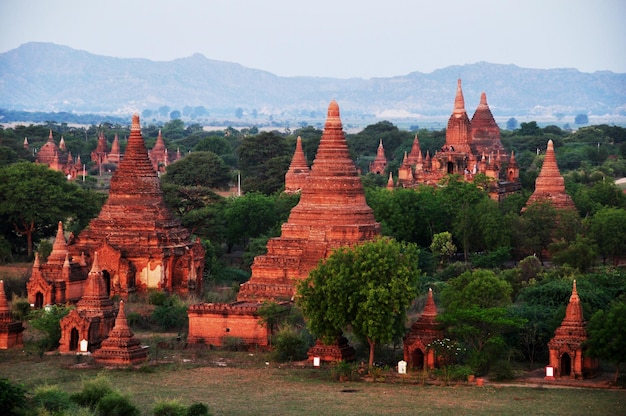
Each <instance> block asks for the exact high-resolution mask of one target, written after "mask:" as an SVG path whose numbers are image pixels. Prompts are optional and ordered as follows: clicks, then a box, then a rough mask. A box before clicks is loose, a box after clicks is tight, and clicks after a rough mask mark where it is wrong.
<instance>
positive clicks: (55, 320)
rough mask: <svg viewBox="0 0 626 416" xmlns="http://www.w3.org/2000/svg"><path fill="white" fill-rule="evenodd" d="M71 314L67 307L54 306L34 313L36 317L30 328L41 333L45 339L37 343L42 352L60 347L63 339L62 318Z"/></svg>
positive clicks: (32, 320) (42, 338)
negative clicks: (60, 341)
mask: <svg viewBox="0 0 626 416" xmlns="http://www.w3.org/2000/svg"><path fill="white" fill-rule="evenodd" d="M68 313H70V309H69V308H66V307H65V306H58V305H52V306H50V307H49V308H48V307H46V308H45V309H39V310H36V311H33V314H32V316H33V317H34V318H33V319H31V321H30V326H31V328H33V329H36V330H37V331H39V332H40V333H41V334H42V335H43V337H41V338H40V339H39V340H38V341H37V346H38V347H39V349H40V350H41V351H48V350H53V349H55V348H56V347H58V346H59V340H60V339H61V324H60V322H61V318H63V317H64V316H65V315H67V314H68Z"/></svg>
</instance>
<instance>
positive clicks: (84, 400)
mask: <svg viewBox="0 0 626 416" xmlns="http://www.w3.org/2000/svg"><path fill="white" fill-rule="evenodd" d="M110 393H113V388H112V387H111V383H110V382H109V380H108V379H107V378H106V377H103V376H98V377H96V378H94V379H91V380H87V381H85V382H83V388H82V390H81V391H79V392H77V393H74V394H72V395H71V396H70V399H71V400H72V401H73V402H74V403H76V404H78V405H80V406H83V407H89V408H90V409H95V408H96V406H97V405H98V403H99V402H100V400H101V399H102V398H103V397H104V396H106V395H107V394H110Z"/></svg>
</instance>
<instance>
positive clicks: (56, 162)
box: [24, 130, 182, 179]
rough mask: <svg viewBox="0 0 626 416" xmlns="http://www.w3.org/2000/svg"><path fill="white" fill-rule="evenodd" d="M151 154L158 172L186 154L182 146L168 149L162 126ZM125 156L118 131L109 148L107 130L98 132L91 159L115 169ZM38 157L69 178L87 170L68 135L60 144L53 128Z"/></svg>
mask: <svg viewBox="0 0 626 416" xmlns="http://www.w3.org/2000/svg"><path fill="white" fill-rule="evenodd" d="M24 148H25V149H28V148H29V144H28V139H27V138H25V139H24ZM148 156H149V160H150V163H151V164H152V167H153V169H154V170H155V171H156V172H157V173H163V172H165V170H166V168H167V166H168V165H170V164H172V163H174V162H175V161H177V160H178V159H180V158H181V157H182V155H181V153H180V150H176V151H175V152H173V151H171V150H168V149H167V147H166V146H165V142H164V141H163V136H162V134H161V130H159V134H158V136H157V140H156V143H155V144H154V147H153V148H152V149H151V150H150V151H148ZM123 158H124V155H123V154H122V152H121V147H120V140H119V137H118V135H117V133H116V134H115V137H114V138H113V143H112V144H111V146H110V148H109V143H108V142H107V139H106V137H105V136H104V132H102V131H101V132H100V134H99V135H98V144H97V145H96V148H95V150H94V151H92V152H91V161H92V162H93V163H94V165H95V166H97V167H98V170H99V171H100V172H102V171H103V170H112V168H111V166H115V168H117V167H118V166H119V165H120V162H121V161H122V159H123ZM35 161H36V162H37V163H41V164H44V165H47V166H48V167H49V168H50V169H52V170H56V171H59V172H63V173H64V174H65V175H66V177H67V178H68V179H76V178H77V177H78V176H80V175H81V174H85V165H84V164H83V163H82V161H81V158H80V155H78V156H77V157H76V158H74V157H73V156H72V152H70V151H68V150H67V148H66V146H65V139H64V138H63V137H61V141H60V142H59V144H58V145H57V144H56V143H55V141H54V137H53V135H52V130H50V135H49V136H48V140H47V141H46V143H45V144H44V145H43V146H42V147H41V148H40V149H39V150H38V151H37V154H36V156H35ZM108 165H111V166H108Z"/></svg>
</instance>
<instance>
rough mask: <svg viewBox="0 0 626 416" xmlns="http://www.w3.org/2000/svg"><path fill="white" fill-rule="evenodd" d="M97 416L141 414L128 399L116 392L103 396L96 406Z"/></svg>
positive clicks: (131, 415) (132, 415) (136, 415)
mask: <svg viewBox="0 0 626 416" xmlns="http://www.w3.org/2000/svg"><path fill="white" fill-rule="evenodd" d="M96 414H97V415H99V416H140V415H141V412H140V411H139V409H138V408H137V407H136V406H135V405H134V404H133V403H132V402H131V400H130V398H129V397H128V396H126V395H123V394H121V393H118V392H110V393H107V394H106V395H104V397H102V398H101V399H100V401H99V402H98V404H97V405H96Z"/></svg>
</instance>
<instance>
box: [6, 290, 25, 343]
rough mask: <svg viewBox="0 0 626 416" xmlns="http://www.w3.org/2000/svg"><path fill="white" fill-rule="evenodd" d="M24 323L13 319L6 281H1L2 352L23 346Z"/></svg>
mask: <svg viewBox="0 0 626 416" xmlns="http://www.w3.org/2000/svg"><path fill="white" fill-rule="evenodd" d="M22 332H24V327H23V326H22V323H21V322H19V321H16V320H15V319H13V314H12V313H11V309H9V303H8V302H7V297H6V294H5V293H4V281H3V280H0V350H6V349H9V348H13V347H19V346H22V345H23V344H24V343H23V341H22Z"/></svg>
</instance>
